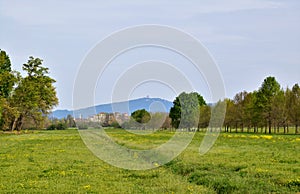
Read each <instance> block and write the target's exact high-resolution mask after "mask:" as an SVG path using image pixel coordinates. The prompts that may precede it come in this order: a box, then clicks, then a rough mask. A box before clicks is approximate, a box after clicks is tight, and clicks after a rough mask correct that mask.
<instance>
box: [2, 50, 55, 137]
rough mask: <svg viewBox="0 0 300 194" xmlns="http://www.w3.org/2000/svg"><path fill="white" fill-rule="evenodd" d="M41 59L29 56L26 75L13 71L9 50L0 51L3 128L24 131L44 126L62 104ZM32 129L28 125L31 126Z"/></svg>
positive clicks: (53, 81)
mask: <svg viewBox="0 0 300 194" xmlns="http://www.w3.org/2000/svg"><path fill="white" fill-rule="evenodd" d="M42 62H43V61H42V60H41V59H39V58H34V57H29V60H28V62H27V63H25V64H24V65H23V68H22V69H23V71H25V73H26V76H21V73H20V72H17V71H13V70H12V68H11V61H10V58H9V56H8V55H7V54H6V52H5V51H3V50H0V129H2V130H11V131H13V130H21V129H22V128H23V127H24V124H30V123H31V124H32V125H33V126H30V127H37V128H38V127H40V126H42V125H43V123H44V121H45V119H46V118H47V114H49V111H51V110H52V108H53V107H54V106H56V105H57V104H58V98H57V97H56V91H55V87H54V86H53V83H55V80H54V79H53V78H51V77H50V76H49V75H48V74H49V69H48V68H46V67H44V66H43V65H42ZM27 127H28V126H27Z"/></svg>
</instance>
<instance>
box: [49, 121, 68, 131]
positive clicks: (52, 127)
mask: <svg viewBox="0 0 300 194" xmlns="http://www.w3.org/2000/svg"><path fill="white" fill-rule="evenodd" d="M67 128H68V127H67V124H66V123H62V122H59V123H57V124H52V125H50V126H49V127H47V130H55V129H56V130H65V129H67Z"/></svg>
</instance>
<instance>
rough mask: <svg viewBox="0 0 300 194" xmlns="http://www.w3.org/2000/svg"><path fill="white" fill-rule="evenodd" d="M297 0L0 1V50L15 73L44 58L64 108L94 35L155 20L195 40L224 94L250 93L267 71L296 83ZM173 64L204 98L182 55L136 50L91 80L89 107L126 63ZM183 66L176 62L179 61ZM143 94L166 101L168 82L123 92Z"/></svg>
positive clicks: (204, 89) (299, 70)
mask: <svg viewBox="0 0 300 194" xmlns="http://www.w3.org/2000/svg"><path fill="white" fill-rule="evenodd" d="M299 10H300V2H299V1H298V0H243V1H240V0H224V1H218V0H191V1H167V0H162V1H143V0H139V1H138V0H128V1H126V2H125V1H96V0H91V1H76V0H72V1H71V0H65V1H58V0H51V1H50V0H49V1H47V0H45V1H34V0H27V1H16V0H0V29H1V30H0V49H2V50H5V51H6V52H7V53H8V54H9V56H10V59H11V61H12V64H13V69H15V70H18V71H21V70H22V65H23V64H24V63H26V62H27V60H28V58H29V56H34V57H39V58H42V59H43V60H44V65H45V66H47V67H49V68H50V76H52V77H53V78H54V79H56V81H57V82H56V83H55V87H56V89H57V95H58V98H59V101H60V103H59V105H58V106H57V107H56V109H72V107H73V105H72V99H73V87H74V82H75V80H76V77H77V75H78V73H79V72H78V71H79V70H80V66H81V64H82V62H83V61H84V59H85V57H86V56H87V55H88V53H89V52H90V51H91V50H92V49H93V48H94V47H95V46H96V45H97V44H98V43H100V42H101V40H103V39H105V38H106V37H108V36H109V35H111V34H112V33H114V32H116V31H120V30H122V29H124V28H128V27H132V26H138V25H145V24H157V25H164V26H170V27H173V28H176V29H179V30H181V31H184V32H186V33H188V34H190V35H192V36H193V37H195V38H196V39H198V40H199V41H200V42H201V43H202V44H203V46H204V47H205V48H207V50H208V52H209V53H210V55H211V56H212V57H213V59H214V60H215V62H216V64H217V65H218V68H219V71H220V73H221V76H222V79H223V81H224V86H225V92H226V97H228V98H233V97H234V95H235V94H236V93H238V92H241V91H243V90H246V91H253V90H257V89H258V88H259V86H260V85H261V83H262V82H263V79H264V78H265V77H267V76H275V77H276V79H277V81H278V82H279V83H280V84H281V86H282V87H283V88H286V87H292V86H293V85H294V84H295V83H300V25H299V24H300V12H299ZM151 59H155V60H160V61H166V62H168V63H171V64H173V65H174V66H175V67H176V68H178V70H179V71H181V72H183V74H184V75H185V76H187V77H188V78H189V79H190V81H191V82H192V83H193V85H194V88H195V90H196V91H197V92H199V93H200V94H202V95H203V96H204V98H205V99H206V101H208V102H209V101H210V100H211V96H210V93H209V86H208V85H207V83H206V81H205V77H201V76H199V75H197V74H195V73H194V71H193V68H192V67H191V65H190V64H189V62H188V61H186V60H185V59H184V58H182V56H179V55H178V54H176V53H175V54H174V52H172V51H170V50H167V49H163V48H153V47H145V48H137V49H134V50H132V51H128V52H126V53H124V54H122V55H120V56H119V57H117V58H116V59H115V60H114V61H112V62H111V64H110V65H109V67H108V68H107V69H106V73H105V74H103V75H99V78H98V80H97V83H95V86H91V87H94V88H95V89H94V92H95V94H94V95H95V102H94V103H95V104H103V103H109V102H111V92H112V90H113V87H114V84H115V83H116V82H114V81H117V80H118V78H119V77H120V75H122V73H124V72H126V71H127V70H128V68H129V67H131V66H132V64H137V63H140V62H142V61H147V60H151ZM183 64H184V65H183ZM147 95H149V96H150V97H160V98H164V99H167V100H170V101H173V100H174V97H175V96H176V95H177V94H176V92H174V90H172V87H169V86H168V85H167V84H165V85H164V84H161V83H159V82H155V81H152V82H151V81H148V82H144V83H141V84H140V85H137V86H135V87H133V88H132V89H131V91H130V92H129V96H128V97H129V98H130V99H134V98H139V97H145V96H147Z"/></svg>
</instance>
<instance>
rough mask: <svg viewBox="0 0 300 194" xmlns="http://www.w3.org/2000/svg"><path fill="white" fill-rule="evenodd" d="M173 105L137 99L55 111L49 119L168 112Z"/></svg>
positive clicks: (148, 99) (156, 100) (166, 102)
mask: <svg viewBox="0 0 300 194" xmlns="http://www.w3.org/2000/svg"><path fill="white" fill-rule="evenodd" d="M172 106H173V103H172V102H170V101H168V100H164V99H161V98H139V99H135V100H129V101H124V102H116V103H111V104H102V105H97V106H95V107H88V108H84V109H79V110H75V111H71V110H55V111H53V112H52V114H51V115H50V116H49V117H54V118H58V119H61V118H66V117H67V115H68V114H70V115H73V116H75V118H79V117H82V118H87V117H89V116H92V115H94V114H97V113H100V112H107V113H113V112H120V113H128V114H131V113H132V112H134V111H136V110H139V109H146V110H147V111H151V112H169V111H170V109H171V107H172Z"/></svg>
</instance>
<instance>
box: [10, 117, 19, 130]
mask: <svg viewBox="0 0 300 194" xmlns="http://www.w3.org/2000/svg"><path fill="white" fill-rule="evenodd" d="M17 121H18V118H17V117H16V118H15V119H14V122H13V124H12V126H11V131H14V130H15V128H16V126H17Z"/></svg>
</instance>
